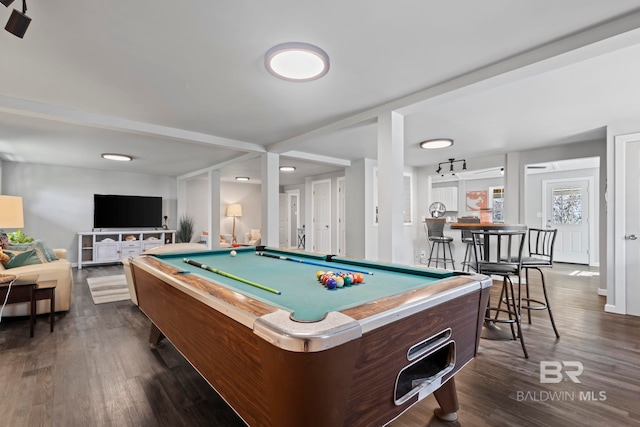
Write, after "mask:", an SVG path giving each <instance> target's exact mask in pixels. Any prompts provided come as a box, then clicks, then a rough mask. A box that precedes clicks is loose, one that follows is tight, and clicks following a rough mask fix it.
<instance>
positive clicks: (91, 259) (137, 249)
mask: <svg viewBox="0 0 640 427" xmlns="http://www.w3.org/2000/svg"><path fill="white" fill-rule="evenodd" d="M175 237H176V231H175V230H136V231H87V232H80V233H78V269H82V266H83V265H92V264H109V263H114V262H120V261H121V260H123V259H125V258H129V257H133V256H138V255H140V254H141V253H143V252H144V251H147V250H149V249H151V248H155V247H156V246H160V245H163V244H166V243H175Z"/></svg>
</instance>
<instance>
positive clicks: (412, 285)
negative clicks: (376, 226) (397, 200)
mask: <svg viewBox="0 0 640 427" xmlns="http://www.w3.org/2000/svg"><path fill="white" fill-rule="evenodd" d="M235 250H236V252H237V256H235V257H232V256H230V255H229V252H230V250H228V249H224V250H219V251H206V252H194V253H182V254H162V255H155V257H156V258H158V259H159V260H162V261H163V262H166V263H168V264H170V265H172V266H174V267H175V268H177V269H180V270H187V271H189V273H186V274H197V275H199V276H202V277H205V278H207V279H209V280H212V281H214V282H216V283H219V284H221V285H224V286H227V287H229V288H231V289H233V290H236V291H238V292H240V293H242V294H244V295H247V296H249V297H251V298H255V299H259V300H261V301H263V302H266V303H268V304H271V305H274V306H277V307H279V308H282V309H285V310H288V311H291V312H293V313H294V317H295V318H296V319H299V320H302V321H314V320H319V319H322V318H323V317H324V315H325V313H327V312H330V311H339V310H343V309H346V308H349V307H353V306H356V305H360V304H364V303H367V302H371V301H375V300H378V299H381V298H385V297H388V296H391V295H395V294H399V293H403V292H406V291H409V290H412V289H416V288H420V287H423V286H427V285H429V284H432V283H434V282H437V281H439V280H441V279H443V278H446V277H449V276H451V275H452V273H450V272H437V271H433V270H427V269H421V268H413V267H404V266H394V265H391V264H385V265H379V266H380V267H382V268H377V267H378V265H376V263H372V262H362V261H358V260H350V259H348V258H341V261H343V262H329V261H324V260H323V258H322V257H321V256H317V255H315V256H312V257H310V258H304V257H302V256H300V253H296V252H288V251H281V250H274V251H270V250H269V249H267V250H266V251H265V252H267V253H273V254H276V255H279V256H289V257H291V258H295V259H305V260H308V261H312V262H321V263H326V264H328V265H330V266H331V268H324V267H320V266H317V265H308V264H302V263H298V262H292V261H286V260H279V259H273V258H267V257H263V256H258V255H256V249H255V248H237V249H235ZM184 258H189V259H192V260H194V261H196V262H198V263H202V264H205V265H207V266H209V267H212V268H215V269H219V270H222V271H224V272H226V273H230V274H233V275H235V276H239V277H242V278H243V279H246V280H249V281H252V282H256V283H259V284H261V285H264V286H268V287H270V288H274V289H276V290H278V291H280V292H281V294H280V295H277V294H274V293H271V292H268V291H265V290H261V289H259V288H256V287H254V286H251V285H248V284H245V283H242V282H239V281H236V280H233V279H231V278H228V277H224V276H221V275H219V274H216V273H213V272H211V271H208V270H204V269H201V268H198V267H196V266H193V265H190V264H187V263H186V262H184ZM349 268H356V269H358V270H367V271H371V272H372V273H373V275H366V276H365V281H364V283H361V284H357V285H352V286H350V287H346V286H345V287H343V288H338V289H335V290H328V289H327V288H325V287H324V286H322V284H321V283H320V282H319V281H318V280H316V277H315V276H316V272H317V271H318V270H323V271H329V270H331V271H334V272H339V271H343V272H346V271H348V270H347V269H349ZM429 276H436V277H429Z"/></svg>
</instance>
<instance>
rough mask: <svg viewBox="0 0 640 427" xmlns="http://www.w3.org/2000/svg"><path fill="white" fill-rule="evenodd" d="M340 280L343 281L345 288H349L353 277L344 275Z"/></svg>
mask: <svg viewBox="0 0 640 427" xmlns="http://www.w3.org/2000/svg"><path fill="white" fill-rule="evenodd" d="M342 280H343V281H344V285H345V286H351V284H352V283H353V276H351V275H350V274H345V276H344V277H343V278H342Z"/></svg>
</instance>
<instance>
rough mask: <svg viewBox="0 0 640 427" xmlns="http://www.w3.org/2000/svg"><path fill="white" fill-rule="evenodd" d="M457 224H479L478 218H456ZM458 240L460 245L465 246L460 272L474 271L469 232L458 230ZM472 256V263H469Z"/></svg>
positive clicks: (473, 253) (471, 238) (471, 241)
mask: <svg viewBox="0 0 640 427" xmlns="http://www.w3.org/2000/svg"><path fill="white" fill-rule="evenodd" d="M458 222H459V223H462V224H480V218H479V217H477V216H463V217H460V218H458ZM460 237H461V238H460V240H461V241H462V243H464V244H465V245H466V248H465V250H464V259H463V260H462V271H465V266H466V271H470V270H471V268H473V269H474V270H475V262H476V259H475V256H476V253H475V251H474V250H473V236H472V235H471V230H464V229H462V230H460ZM472 256H473V262H471V257H472Z"/></svg>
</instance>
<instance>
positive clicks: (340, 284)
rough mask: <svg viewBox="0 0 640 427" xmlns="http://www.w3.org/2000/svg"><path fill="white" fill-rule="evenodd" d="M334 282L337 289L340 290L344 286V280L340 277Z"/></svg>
mask: <svg viewBox="0 0 640 427" xmlns="http://www.w3.org/2000/svg"><path fill="white" fill-rule="evenodd" d="M334 280H335V281H336V287H337V288H341V287H343V286H344V279H343V278H342V277H340V276H338V277H336V278H335V279H334Z"/></svg>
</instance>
